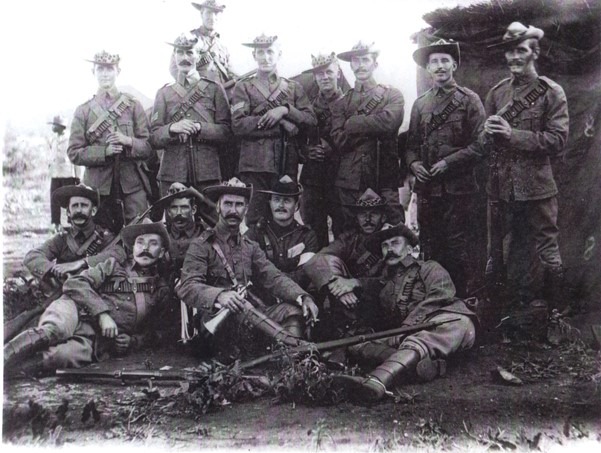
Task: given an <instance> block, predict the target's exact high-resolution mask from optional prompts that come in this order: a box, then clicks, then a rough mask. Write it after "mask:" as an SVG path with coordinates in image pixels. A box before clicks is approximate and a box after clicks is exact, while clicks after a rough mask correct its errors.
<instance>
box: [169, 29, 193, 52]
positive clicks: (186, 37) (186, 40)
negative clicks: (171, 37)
mask: <svg viewBox="0 0 601 453" xmlns="http://www.w3.org/2000/svg"><path fill="white" fill-rule="evenodd" d="M167 44H169V45H170V46H172V47H175V48H176V49H184V50H188V49H193V48H194V47H195V46H196V44H198V38H197V37H196V36H194V35H193V34H191V33H182V34H180V35H179V36H178V37H177V38H175V41H173V42H168V43H167Z"/></svg>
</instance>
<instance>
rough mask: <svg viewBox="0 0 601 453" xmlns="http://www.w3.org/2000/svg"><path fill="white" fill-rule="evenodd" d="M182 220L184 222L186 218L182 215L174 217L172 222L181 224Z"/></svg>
mask: <svg viewBox="0 0 601 453" xmlns="http://www.w3.org/2000/svg"><path fill="white" fill-rule="evenodd" d="M184 220H186V218H185V217H184V216H183V215H176V216H175V217H173V221H174V222H183V221H184Z"/></svg>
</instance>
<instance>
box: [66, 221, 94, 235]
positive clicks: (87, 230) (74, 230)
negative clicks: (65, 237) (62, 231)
mask: <svg viewBox="0 0 601 453" xmlns="http://www.w3.org/2000/svg"><path fill="white" fill-rule="evenodd" d="M95 229H96V225H95V224H94V221H93V220H92V221H90V222H88V223H87V224H86V225H85V226H84V227H83V228H79V227H78V226H75V225H73V226H72V227H71V229H70V230H69V234H71V236H73V237H75V236H77V235H78V234H79V233H80V232H81V233H83V234H84V236H85V238H86V239H87V238H89V237H90V235H91V234H93V233H94V230H95Z"/></svg>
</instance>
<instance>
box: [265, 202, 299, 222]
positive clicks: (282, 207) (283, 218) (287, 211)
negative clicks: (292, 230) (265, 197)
mask: <svg viewBox="0 0 601 453" xmlns="http://www.w3.org/2000/svg"><path fill="white" fill-rule="evenodd" d="M269 207H270V208H271V215H272V216H273V220H275V222H276V223H277V224H280V225H282V226H286V225H289V224H290V223H292V221H293V220H294V213H295V212H296V210H297V209H298V199H297V198H296V197H283V196H281V195H272V196H271V198H270V199H269Z"/></svg>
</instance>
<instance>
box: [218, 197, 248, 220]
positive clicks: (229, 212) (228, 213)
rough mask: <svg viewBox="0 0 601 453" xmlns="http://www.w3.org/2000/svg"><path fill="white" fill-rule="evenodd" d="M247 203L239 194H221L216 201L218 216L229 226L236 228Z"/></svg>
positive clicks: (246, 207) (243, 214)
mask: <svg viewBox="0 0 601 453" xmlns="http://www.w3.org/2000/svg"><path fill="white" fill-rule="evenodd" d="M247 209H248V203H247V201H246V198H244V197H243V196H241V195H222V196H221V198H219V203H217V214H219V218H220V219H221V220H222V221H224V222H225V223H226V225H228V226H229V227H231V228H237V227H239V226H240V224H241V223H242V220H243V219H244V216H245V215H246V210H247Z"/></svg>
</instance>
